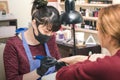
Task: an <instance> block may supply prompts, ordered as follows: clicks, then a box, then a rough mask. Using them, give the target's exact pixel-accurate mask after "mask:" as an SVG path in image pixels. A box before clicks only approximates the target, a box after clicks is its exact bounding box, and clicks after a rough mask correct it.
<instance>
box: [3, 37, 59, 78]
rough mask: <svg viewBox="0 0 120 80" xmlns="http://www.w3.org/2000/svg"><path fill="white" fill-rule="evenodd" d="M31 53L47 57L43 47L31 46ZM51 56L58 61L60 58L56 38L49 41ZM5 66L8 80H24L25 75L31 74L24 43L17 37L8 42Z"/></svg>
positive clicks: (5, 52)
mask: <svg viewBox="0 0 120 80" xmlns="http://www.w3.org/2000/svg"><path fill="white" fill-rule="evenodd" d="M29 47H30V50H31V53H32V55H33V56H35V55H38V54H39V55H46V53H45V49H44V47H43V45H35V46H32V45H29ZM48 47H49V51H50V53H51V55H52V56H53V57H55V58H56V59H59V58H60V55H59V52H58V48H57V45H56V43H55V36H53V37H52V38H51V39H50V40H49V41H48ZM4 65H5V73H6V80H22V78H23V75H24V74H26V73H29V72H30V66H29V62H28V58H27V56H26V53H25V50H24V47H23V44H22V41H21V40H20V39H19V38H18V37H17V36H15V37H12V38H10V39H8V40H7V42H6V46H5V50H4Z"/></svg>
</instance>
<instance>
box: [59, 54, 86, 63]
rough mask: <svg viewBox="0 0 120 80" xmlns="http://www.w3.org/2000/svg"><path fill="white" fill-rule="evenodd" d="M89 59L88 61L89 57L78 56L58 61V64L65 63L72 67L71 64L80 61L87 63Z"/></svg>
mask: <svg viewBox="0 0 120 80" xmlns="http://www.w3.org/2000/svg"><path fill="white" fill-rule="evenodd" d="M87 59H88V56H83V55H76V56H71V57H66V58H61V59H59V60H58V62H65V63H66V64H68V65H70V64H75V63H77V62H80V61H85V60H87Z"/></svg>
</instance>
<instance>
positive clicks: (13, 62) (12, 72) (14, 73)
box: [3, 40, 23, 80]
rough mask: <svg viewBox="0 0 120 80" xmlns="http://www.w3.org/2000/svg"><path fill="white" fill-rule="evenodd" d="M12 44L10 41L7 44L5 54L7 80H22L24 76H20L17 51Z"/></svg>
mask: <svg viewBox="0 0 120 80" xmlns="http://www.w3.org/2000/svg"><path fill="white" fill-rule="evenodd" d="M12 43H13V42H12V41H9V40H8V41H7V42H6V46H5V49H4V54H3V58H4V66H5V75H6V80H22V78H23V75H19V70H18V68H19V67H18V64H19V61H18V58H17V51H16V49H15V47H14V45H13V44H12Z"/></svg>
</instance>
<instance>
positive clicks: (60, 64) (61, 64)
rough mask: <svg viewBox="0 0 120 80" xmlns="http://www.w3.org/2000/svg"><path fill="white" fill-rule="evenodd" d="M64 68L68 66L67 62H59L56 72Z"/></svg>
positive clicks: (56, 65)
mask: <svg viewBox="0 0 120 80" xmlns="http://www.w3.org/2000/svg"><path fill="white" fill-rule="evenodd" d="M63 66H66V63H65V62H57V63H56V64H55V69H56V71H58V70H59V69H60V68H62V67H63Z"/></svg>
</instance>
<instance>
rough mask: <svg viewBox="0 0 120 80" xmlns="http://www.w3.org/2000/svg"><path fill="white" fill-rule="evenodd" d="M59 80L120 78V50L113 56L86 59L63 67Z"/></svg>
mask: <svg viewBox="0 0 120 80" xmlns="http://www.w3.org/2000/svg"><path fill="white" fill-rule="evenodd" d="M56 79H57V80H120V50H119V51H118V52H117V53H116V54H115V55H114V56H112V57H108V56H106V57H105V58H104V59H100V58H99V59H97V61H95V62H91V61H89V60H86V61H85V62H79V63H76V64H73V65H70V66H66V67H63V68H61V69H60V70H59V71H58V72H57V75H56Z"/></svg>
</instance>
